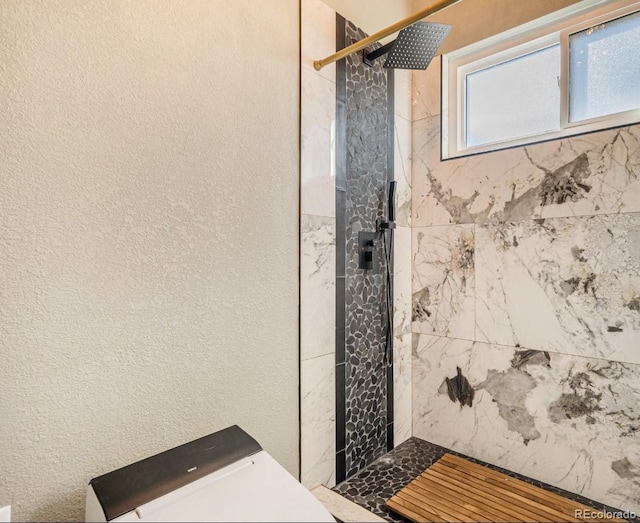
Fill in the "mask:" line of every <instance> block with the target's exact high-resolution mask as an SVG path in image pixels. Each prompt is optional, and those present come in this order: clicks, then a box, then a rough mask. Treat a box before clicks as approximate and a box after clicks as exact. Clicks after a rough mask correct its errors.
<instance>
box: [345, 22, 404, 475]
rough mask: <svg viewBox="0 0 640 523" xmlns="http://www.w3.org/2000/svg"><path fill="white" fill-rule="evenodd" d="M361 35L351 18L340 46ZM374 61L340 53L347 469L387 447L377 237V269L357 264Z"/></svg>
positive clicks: (385, 132) (378, 121) (372, 120)
mask: <svg viewBox="0 0 640 523" xmlns="http://www.w3.org/2000/svg"><path fill="white" fill-rule="evenodd" d="M365 37H366V34H365V33H363V32H362V31H361V30H359V29H358V28H357V27H355V26H354V25H353V24H351V23H350V22H347V23H346V25H345V45H350V44H352V43H354V42H357V41H359V40H361V39H363V38H365ZM382 62H383V61H382V60H378V61H377V62H376V63H375V65H374V67H369V66H366V65H364V64H363V63H362V54H361V53H355V54H352V55H350V56H349V57H347V58H346V59H345V82H346V100H345V112H346V115H345V116H346V136H345V138H346V178H345V187H346V206H345V207H346V208H345V241H346V252H345V254H346V260H345V262H346V267H345V274H346V286H345V304H346V309H345V387H346V394H345V400H346V412H345V421H346V453H345V459H346V464H345V466H346V474H347V477H349V476H351V475H353V474H354V473H356V472H357V471H358V470H360V469H362V468H363V467H366V466H367V465H368V464H369V463H371V462H372V461H373V460H375V459H376V458H378V457H379V456H381V455H382V454H384V453H385V452H386V450H387V423H388V421H390V420H387V395H388V392H389V391H388V387H389V386H392V382H388V380H387V367H386V365H385V362H384V330H383V329H384V327H383V319H384V318H383V300H384V298H383V297H384V292H385V290H384V284H385V281H384V273H385V270H386V268H385V260H384V254H383V250H382V249H383V247H382V241H378V242H376V243H377V245H376V257H377V262H378V264H377V269H376V270H375V271H364V270H362V269H360V268H359V267H358V233H359V232H360V231H366V232H375V231H376V220H377V219H379V218H382V217H383V213H384V212H385V203H386V199H385V194H386V187H387V182H388V180H389V179H390V178H389V175H390V176H391V177H392V176H393V172H392V171H391V172H390V173H389V166H390V165H392V162H393V156H392V155H390V154H389V146H388V136H389V125H390V123H391V125H393V121H392V114H393V113H392V112H389V107H388V105H389V93H388V88H389V84H388V77H387V71H386V70H385V69H384V68H383V67H382Z"/></svg>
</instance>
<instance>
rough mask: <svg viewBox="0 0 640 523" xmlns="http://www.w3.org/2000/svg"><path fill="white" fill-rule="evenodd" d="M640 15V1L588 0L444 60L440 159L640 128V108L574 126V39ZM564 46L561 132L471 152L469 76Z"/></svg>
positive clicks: (562, 52) (446, 57)
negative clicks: (635, 125)
mask: <svg viewBox="0 0 640 523" xmlns="http://www.w3.org/2000/svg"><path fill="white" fill-rule="evenodd" d="M637 11H640V1H638V0H634V1H633V2H629V1H628V0H583V1H582V2H578V3H577V4H574V5H571V6H569V7H567V8H564V9H561V10H559V11H557V12H555V13H551V14H549V15H546V16H544V17H542V18H539V19H537V20H534V21H532V22H528V23H526V24H524V25H521V26H519V27H516V28H514V29H511V30H509V31H506V32H504V33H501V34H499V35H496V36H493V37H490V38H487V39H485V40H483V41H481V42H478V43H475V44H472V45H470V46H467V47H465V48H463V49H460V50H457V51H454V52H452V53H448V54H446V55H442V70H441V75H442V111H441V114H442V150H441V159H442V160H446V159H452V158H460V157H464V156H470V155H472V154H477V153H483V152H490V151H497V150H501V149H506V148H510V147H516V146H521V145H528V144H532V143H538V142H542V141H547V140H554V139H558V138H565V137H568V136H574V135H578V134H584V133H588V132H594V131H599V130H604V129H610V128H614V127H620V126H623V125H629V124H633V123H637V122H640V108H637V109H631V110H627V111H623V112H618V113H613V114H608V115H603V116H598V117H594V118H590V119H587V120H579V121H575V122H570V121H569V94H570V93H569V78H568V71H569V38H570V36H571V35H572V34H575V33H579V32H581V31H584V30H585V29H588V28H590V27H593V26H597V25H599V24H603V23H606V22H609V21H612V20H615V19H617V18H621V17H623V16H626V15H629V14H632V13H635V12H637ZM553 45H559V46H560V79H559V88H560V107H559V109H560V128H559V129H558V130H552V131H544V132H541V133H537V134H533V135H529V136H525V137H520V138H514V139H510V140H504V141H499V142H492V143H487V144H483V145H477V146H473V147H467V146H466V135H465V133H466V121H467V120H466V112H465V109H466V108H465V103H466V98H467V97H466V83H467V82H466V76H467V75H468V74H470V73H473V72H476V71H480V70H483V69H486V68H488V67H492V66H494V65H498V64H500V63H504V62H507V61H509V60H514V59H517V58H518V57H521V56H525V55H527V54H530V53H533V52H535V51H539V50H541V49H545V48H547V47H551V46H553Z"/></svg>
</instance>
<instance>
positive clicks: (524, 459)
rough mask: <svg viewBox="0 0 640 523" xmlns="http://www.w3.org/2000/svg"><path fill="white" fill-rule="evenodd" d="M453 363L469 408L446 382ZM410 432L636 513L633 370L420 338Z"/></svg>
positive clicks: (638, 410) (639, 449)
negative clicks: (467, 391)
mask: <svg viewBox="0 0 640 523" xmlns="http://www.w3.org/2000/svg"><path fill="white" fill-rule="evenodd" d="M456 368H460V369H461V371H462V373H463V374H464V376H465V377H466V378H467V379H468V380H469V384H470V386H471V387H472V388H473V389H474V392H475V397H474V401H473V406H472V407H466V406H465V407H464V408H463V407H461V406H460V405H458V404H455V403H453V402H452V401H451V399H450V397H449V395H448V392H447V389H446V386H445V387H443V382H446V379H447V378H450V377H451V376H454V375H455V374H456ZM413 372H414V398H413V401H414V413H415V417H414V431H413V432H414V436H417V437H421V438H428V439H429V440H430V441H432V442H434V443H438V444H441V445H447V446H448V447H450V448H452V449H454V450H457V451H459V452H463V453H467V454H470V455H473V456H475V457H477V458H479V459H483V460H485V461H487V462H489V463H494V464H499V465H504V464H505V463H507V464H508V466H509V469H511V470H513V471H515V472H519V473H522V474H527V475H529V476H532V477H534V478H536V479H538V480H540V481H545V482H547V483H550V484H553V485H556V486H559V487H561V488H564V489H567V490H569V491H572V492H576V493H578V494H582V495H584V496H588V497H590V498H592V499H595V500H598V501H601V502H606V503H609V504H613V505H616V506H619V507H620V508H622V509H623V510H625V509H626V510H634V511H636V512H637V511H640V499H639V497H638V492H640V490H638V486H639V485H640V476H639V475H638V472H639V467H640V406H639V405H640V404H639V403H638V401H637V398H638V397H639V395H640V366H638V365H631V364H625V363H620V362H616V361H607V360H601V359H592V358H584V357H578V356H573V355H567V354H555V353H550V352H544V351H533V350H520V349H515V348H510V347H503V346H497V345H489V344H484V343H479V342H472V341H466V340H454V339H451V338H442V337H436V336H427V335H419V336H418V340H417V341H416V343H415V351H414V361H413Z"/></svg>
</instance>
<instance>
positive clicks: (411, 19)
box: [313, 0, 460, 71]
mask: <svg viewBox="0 0 640 523" xmlns="http://www.w3.org/2000/svg"><path fill="white" fill-rule="evenodd" d="M458 2H460V0H440V1H439V2H436V3H435V4H432V5H430V6H429V7H425V8H424V9H422V10H420V11H418V12H417V13H414V14H412V15H411V16H408V17H407V18H403V19H402V20H400V21H399V22H396V23H395V24H393V25H390V26H389V27H386V28H385V29H382V30H380V31H378V32H377V33H374V34H372V35H371V36H367V37H366V38H363V39H362V40H360V41H359V42H356V43H355V44H351V45H350V46H348V47H345V48H344V49H341V50H340V51H338V52H337V53H333V54H332V55H329V56H327V57H326V58H323V59H322V60H315V61H314V62H313V67H314V69H315V70H316V71H319V70H320V69H322V68H323V67H324V66H325V65H329V64H332V63H333V62H337V61H338V60H340V59H341V58H344V57H345V56H349V55H350V54H351V53H355V52H356V51H360V49H364V48H365V47H367V46H369V45H371V44H373V43H375V42H377V41H378V40H381V39H383V38H384V37H386V36H389V35H390V34H393V33H396V32H398V31H400V30H401V29H404V28H405V27H407V26H410V25H411V24H413V23H415V22H417V21H419V20H422V19H423V18H425V17H427V16H429V15H432V14H433V13H437V12H438V11H440V10H442V9H444V8H445V7H449V6H450V5H452V4H455V3H458Z"/></svg>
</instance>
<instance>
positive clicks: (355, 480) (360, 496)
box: [333, 438, 640, 523]
mask: <svg viewBox="0 0 640 523" xmlns="http://www.w3.org/2000/svg"><path fill="white" fill-rule="evenodd" d="M446 453H449V454H454V455H456V456H460V457H462V458H465V459H467V460H469V461H471V462H473V463H477V464H478V465H483V466H485V467H487V468H490V469H493V470H496V471H498V472H501V473H503V474H505V475H507V476H510V477H513V478H517V479H520V480H522V481H526V482H527V483H529V484H531V485H535V486H537V487H540V488H543V489H545V490H547V491H549V492H553V493H555V494H558V495H560V496H564V497H566V498H569V499H572V500H574V501H576V502H578V503H582V504H583V505H587V506H588V507H591V508H593V509H595V510H598V511H607V512H619V511H621V510H620V509H618V508H614V507H610V506H609V505H605V504H603V503H599V502H597V501H593V500H591V499H588V498H585V497H583V496H580V495H578V494H574V493H573V492H568V491H566V490H563V489H560V488H557V487H554V486H552V485H548V484H546V483H543V482H541V481H537V480H535V479H531V478H528V477H526V476H523V475H522V474H517V473H515V472H511V471H510V470H506V469H503V468H501V467H497V466H495V465H491V464H489V463H485V462H484V461H480V460H478V459H475V458H471V457H469V456H465V455H464V454H460V453H459V452H455V451H453V450H450V449H447V448H445V447H441V446H440V445H436V444H434V443H429V442H428V441H425V440H422V439H419V438H410V439H408V440H407V441H405V442H404V443H402V444H401V445H398V446H397V447H396V448H395V449H393V450H392V451H391V452H389V453H387V454H385V455H384V456H381V457H379V458H378V459H377V460H376V461H374V462H373V463H371V465H369V466H368V467H366V468H365V469H363V470H361V471H360V472H358V473H357V474H356V475H354V476H353V477H351V478H349V479H348V480H346V481H344V482H343V483H340V484H339V485H336V486H335V487H334V488H333V490H334V491H335V492H337V493H338V494H341V495H342V496H344V497H345V498H347V499H349V500H351V501H353V502H354V503H356V504H358V505H360V506H362V507H364V508H366V509H368V510H370V511H371V512H373V513H374V514H376V515H378V516H380V517H382V518H384V519H386V520H388V521H395V522H398V523H404V522H408V520H406V519H404V518H402V517H400V516H399V515H397V514H396V513H394V512H392V511H390V510H389V509H387V508H386V507H385V506H384V504H385V503H386V501H387V500H388V499H389V498H391V496H393V495H394V494H395V493H396V492H398V491H399V490H400V489H402V488H403V487H404V486H405V485H407V484H408V483H409V482H411V481H412V480H413V479H415V478H416V477H417V476H419V475H420V474H421V473H422V472H423V471H424V470H425V469H426V468H428V467H430V466H431V465H432V464H433V463H435V462H436V461H437V460H438V459H440V458H441V457H442V456H443V455H444V454H446ZM630 521H633V522H634V523H640V518H635V519H633V520H630Z"/></svg>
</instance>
